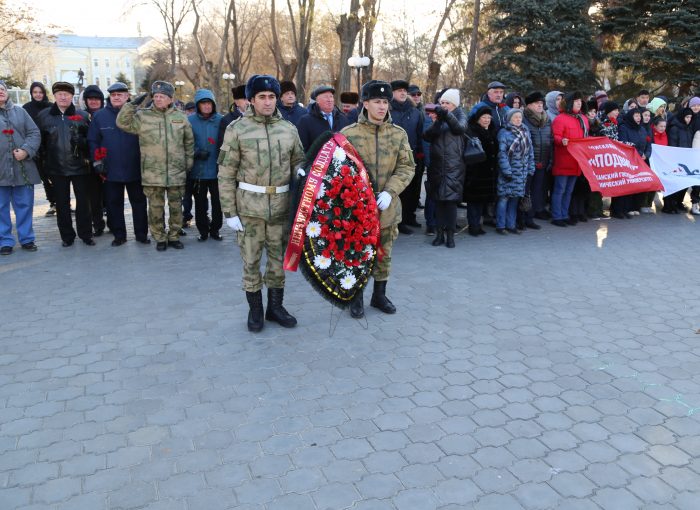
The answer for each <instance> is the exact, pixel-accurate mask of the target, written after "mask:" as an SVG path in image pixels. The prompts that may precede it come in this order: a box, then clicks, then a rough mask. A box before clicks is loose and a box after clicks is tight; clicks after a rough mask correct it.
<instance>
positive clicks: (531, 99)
mask: <svg viewBox="0 0 700 510" xmlns="http://www.w3.org/2000/svg"><path fill="white" fill-rule="evenodd" d="M540 101H542V102H543V103H544V94H543V93H542V92H540V91H539V90H536V91H534V92H531V93H530V94H528V95H527V96H525V104H526V105H528V104H532V103H538V102H540Z"/></svg>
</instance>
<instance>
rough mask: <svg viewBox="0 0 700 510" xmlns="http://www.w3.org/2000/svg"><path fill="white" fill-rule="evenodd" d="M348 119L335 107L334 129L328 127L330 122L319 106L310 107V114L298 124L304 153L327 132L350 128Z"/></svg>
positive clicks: (314, 104)
mask: <svg viewBox="0 0 700 510" xmlns="http://www.w3.org/2000/svg"><path fill="white" fill-rule="evenodd" d="M348 125H349V123H348V119H347V118H346V117H345V115H343V113H342V112H341V111H340V110H339V109H338V107H337V106H334V107H333V129H331V127H330V126H329V125H328V121H327V120H326V118H325V117H324V116H323V113H322V112H321V109H320V108H319V107H318V104H316V103H313V104H311V105H310V106H309V113H307V114H305V115H304V116H303V117H302V118H301V119H300V120H299V124H297V129H298V130H299V139H300V140H301V145H302V146H303V147H304V152H306V151H308V150H309V147H311V145H312V144H313V143H314V142H315V141H316V138H318V137H319V136H321V135H322V134H323V133H325V132H326V131H332V132H333V133H337V132H338V131H340V130H341V129H343V128H344V127H345V126H348Z"/></svg>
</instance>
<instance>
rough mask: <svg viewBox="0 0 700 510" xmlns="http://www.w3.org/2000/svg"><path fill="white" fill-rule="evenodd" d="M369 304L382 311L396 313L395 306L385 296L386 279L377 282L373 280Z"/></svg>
mask: <svg viewBox="0 0 700 510" xmlns="http://www.w3.org/2000/svg"><path fill="white" fill-rule="evenodd" d="M369 304H370V306H373V307H375V308H379V309H380V310H381V311H382V312H384V313H389V314H391V313H396V307H395V306H394V304H393V303H392V302H391V301H389V298H387V297H386V281H383V282H378V281H377V280H374V291H373V292H372V300H371V301H370V302H369Z"/></svg>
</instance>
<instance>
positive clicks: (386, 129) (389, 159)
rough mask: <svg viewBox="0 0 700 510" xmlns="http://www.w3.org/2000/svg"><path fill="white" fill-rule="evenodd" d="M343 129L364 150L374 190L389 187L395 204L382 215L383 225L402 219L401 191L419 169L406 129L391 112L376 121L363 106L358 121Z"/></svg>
mask: <svg viewBox="0 0 700 510" xmlns="http://www.w3.org/2000/svg"><path fill="white" fill-rule="evenodd" d="M341 133H342V134H343V135H345V137H346V138H347V139H348V140H349V141H350V143H351V144H352V145H353V146H354V147H355V149H356V150H357V152H358V153H359V154H360V157H361V158H362V162H363V163H364V164H365V168H367V172H368V173H369V175H370V178H371V179H372V184H373V186H374V192H375V193H377V194H378V193H381V192H382V191H386V192H388V193H389V194H390V195H391V204H389V207H387V208H386V209H385V210H384V211H382V213H381V216H380V218H379V220H380V223H381V227H382V228H386V227H391V226H393V225H397V224H398V223H401V200H399V194H400V193H401V192H402V191H403V190H404V189H405V188H406V186H408V185H409V184H410V182H411V179H413V175H414V174H415V172H416V164H415V162H414V161H413V151H411V146H410V144H409V143H408V135H407V134H406V131H404V130H403V128H400V127H399V126H395V125H393V124H392V123H391V115H390V114H388V113H387V116H386V118H385V119H384V123H383V124H381V125H377V124H372V123H371V122H370V121H369V120H368V119H367V114H366V113H365V111H364V110H363V111H362V113H360V117H359V118H358V121H357V122H356V123H355V124H351V125H350V126H348V127H346V128H345V129H343V130H342V131H341Z"/></svg>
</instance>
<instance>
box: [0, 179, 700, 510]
mask: <svg viewBox="0 0 700 510" xmlns="http://www.w3.org/2000/svg"><path fill="white" fill-rule="evenodd" d="M37 196H38V197H39V196H42V197H43V191H37ZM45 210H46V204H45V202H43V201H38V203H37V208H36V211H35V212H36V221H35V226H36V230H37V236H38V238H37V244H38V245H39V251H38V252H37V253H26V252H22V251H21V250H15V253H13V254H12V255H11V256H8V257H2V259H1V260H0V295H1V297H2V308H3V311H2V318H3V325H2V332H1V333H0V509H1V510H14V509H25V510H28V509H32V510H59V509H60V510H68V509H75V510H102V509H112V510H117V509H148V510H218V509H240V510H244V509H245V510H251V509H261V510H262V509H270V510H273V509H274V510H296V509H300V510H314V509H317V510H326V509H330V510H337V509H344V508H352V509H357V510H360V509H362V510H384V509H400V510H408V509H416V510H431V509H438V508H439V509H444V510H447V509H450V510H457V509H472V508H474V509H480V510H481V509H483V510H485V509H494V510H511V509H520V508H524V509H565V510H583V509H601V508H603V509H610V510H624V509H647V510H652V509H654V510H657V509H662V508H663V509H671V508H673V509H688V510H697V509H698V508H700V420H699V417H700V375H698V374H700V348H699V347H698V346H699V345H700V336H699V335H698V334H697V332H698V328H700V314H699V311H700V298H699V297H698V283H699V277H698V250H699V246H700V243H699V242H698V241H699V239H700V235H699V234H700V230H699V229H700V226H699V225H696V224H695V220H694V218H693V217H691V216H689V215H687V216H686V215H683V216H668V215H661V214H659V215H656V216H653V217H645V216H642V217H637V218H634V219H632V220H610V221H598V222H593V221H591V222H588V223H586V224H580V225H579V226H576V227H573V228H566V229H562V228H557V227H553V226H551V225H548V224H547V225H545V226H544V228H543V230H541V231H539V232H532V231H528V232H526V233H524V234H523V235H521V236H517V237H516V236H513V235H509V236H507V237H501V236H497V235H496V234H495V233H493V232H492V231H490V232H489V234H488V235H486V236H483V237H480V238H478V239H474V238H471V237H468V236H464V235H460V236H458V237H457V247H456V249H453V250H448V249H446V248H444V247H440V248H434V247H432V246H430V244H429V242H430V240H431V239H432V238H429V237H426V236H424V235H422V234H417V235H414V236H410V237H406V236H402V237H401V238H400V239H399V240H398V242H397V243H396V245H395V248H394V269H393V275H392V279H391V280H390V282H389V286H388V295H389V297H390V298H392V300H393V301H394V303H395V304H396V305H397V307H398V313H397V314H396V315H394V316H385V315H382V314H380V313H379V312H377V311H376V310H374V309H371V308H369V307H368V309H367V321H366V322H364V321H355V320H352V319H350V317H349V315H348V314H347V312H344V313H342V314H339V312H338V311H337V310H334V309H332V308H331V306H330V305H329V304H328V303H326V302H325V301H323V300H322V299H321V298H320V297H319V296H317V295H316V294H315V293H313V292H312V291H311V290H310V289H311V287H310V286H309V285H308V284H307V283H306V281H304V279H303V278H302V277H301V275H299V274H294V275H291V276H290V277H289V279H288V282H287V293H286V303H287V305H288V309H289V311H290V312H291V313H293V314H294V315H296V316H297V318H298V319H299V326H298V327H297V328H296V329H294V330H283V329H282V328H280V327H279V326H277V325H275V324H267V325H266V327H265V329H264V330H263V332H262V333H260V334H257V335H252V334H250V333H248V332H247V330H246V327H245V320H246V315H247V304H246V303H245V297H244V294H243V292H242V291H241V283H240V279H241V267H240V258H239V255H238V250H237V248H236V247H235V246H234V243H233V236H232V235H231V234H230V232H228V231H226V232H225V233H224V235H225V240H224V242H223V243H217V242H215V241H207V242H206V243H198V242H196V239H195V236H196V230H195V229H190V230H189V234H190V235H189V236H187V237H186V238H184V239H183V240H184V242H185V249H184V250H182V251H175V250H168V251H167V252H165V253H158V252H156V251H155V249H154V245H151V246H143V245H139V244H137V243H136V242H135V241H134V240H133V235H132V233H131V231H129V237H130V241H129V242H128V243H127V244H126V245H124V246H122V247H119V248H113V247H111V246H110V241H111V236H109V235H105V236H104V237H101V238H98V239H97V240H96V241H97V246H96V247H87V246H85V245H83V244H82V243H81V242H79V241H78V242H76V244H75V245H74V246H73V247H70V248H62V247H61V243H60V239H59V236H58V232H57V229H56V224H55V219H54V218H46V217H44V216H43V213H44V211H45ZM460 214H461V215H464V211H460ZM365 299H366V302H368V300H369V291H367V293H366V298H365Z"/></svg>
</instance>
